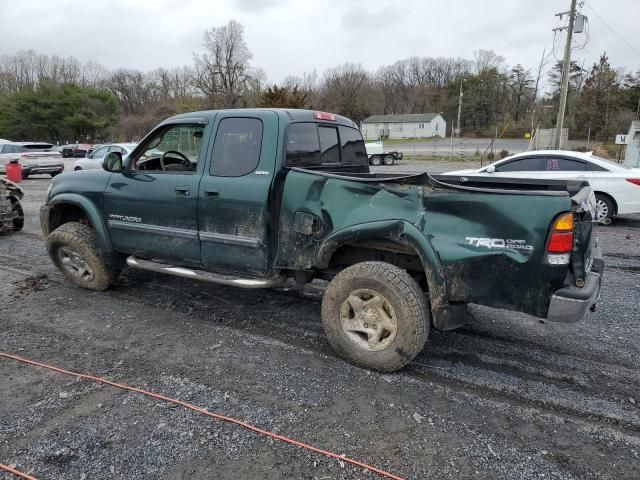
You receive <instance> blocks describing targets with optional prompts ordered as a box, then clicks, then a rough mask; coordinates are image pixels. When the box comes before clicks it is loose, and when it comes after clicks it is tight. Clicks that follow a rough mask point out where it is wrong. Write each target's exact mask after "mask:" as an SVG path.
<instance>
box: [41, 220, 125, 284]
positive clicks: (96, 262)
mask: <svg viewBox="0 0 640 480" xmlns="http://www.w3.org/2000/svg"><path fill="white" fill-rule="evenodd" d="M46 248H47V253H48V254H49V257H51V260H52V261H53V263H54V264H55V266H56V267H58V270H60V271H61V272H62V273H63V274H64V276H65V277H67V280H69V281H70V282H71V283H73V284H74V285H76V286H78V287H82V288H87V289H89V290H106V289H107V288H109V287H110V286H111V284H112V283H113V282H114V281H115V279H116V278H117V276H118V273H119V270H113V269H112V268H110V267H109V266H107V265H105V264H104V263H103V262H102V259H101V257H100V247H99V246H98V241H97V239H96V235H95V232H94V231H93V230H92V229H91V228H90V227H88V226H87V225H84V224H82V223H78V222H69V223H64V224H62V225H61V226H59V227H58V228H56V229H55V230H54V231H53V232H51V233H50V234H49V236H48V237H47V241H46Z"/></svg>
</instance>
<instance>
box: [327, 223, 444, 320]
mask: <svg viewBox="0 0 640 480" xmlns="http://www.w3.org/2000/svg"><path fill="white" fill-rule="evenodd" d="M365 239H372V240H373V239H385V240H391V241H393V242H396V243H400V244H401V245H404V246H406V247H409V248H411V249H413V250H414V251H415V252H416V253H417V254H418V256H419V257H420V261H421V262H422V266H423V268H424V271H425V275H426V277H427V284H428V286H429V299H430V300H431V309H432V310H433V311H434V312H436V311H438V310H440V309H441V308H442V307H444V306H445V305H446V303H447V299H446V294H445V292H446V288H445V286H446V285H445V279H444V275H443V273H442V266H441V264H440V261H439V259H438V256H437V254H436V252H435V250H434V249H433V247H432V246H431V243H430V242H429V240H428V239H427V238H426V237H425V236H424V234H423V233H422V232H420V230H418V229H417V228H416V227H415V226H413V225H412V224H411V223H409V222H406V221H404V220H384V221H379V222H369V223H361V224H358V225H354V226H352V227H348V228H344V229H342V230H338V231H337V232H334V233H332V234H331V235H329V236H328V237H327V238H325V239H324V240H323V241H322V244H321V245H320V248H319V249H318V257H317V262H318V266H319V267H320V268H326V267H328V266H329V262H330V260H331V257H332V256H333V254H334V253H335V252H336V250H337V249H338V248H340V247H341V246H343V245H345V244H347V243H350V242H353V241H356V240H365Z"/></svg>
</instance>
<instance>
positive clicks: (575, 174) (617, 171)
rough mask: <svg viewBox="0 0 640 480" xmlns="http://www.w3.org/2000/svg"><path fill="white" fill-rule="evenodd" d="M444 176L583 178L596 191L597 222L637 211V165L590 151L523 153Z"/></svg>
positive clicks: (639, 186) (639, 176)
mask: <svg viewBox="0 0 640 480" xmlns="http://www.w3.org/2000/svg"><path fill="white" fill-rule="evenodd" d="M445 175H461V176H496V177H509V178H536V179H550V180H586V181H588V182H589V184H590V185H591V188H593V191H594V192H595V194H596V202H597V210H596V212H597V220H598V221H600V222H603V223H610V222H611V219H612V218H613V217H614V216H616V215H624V214H631V213H640V168H629V167H625V166H624V165H620V164H618V163H613V162H610V161H608V160H605V159H603V158H600V157H596V156H595V155H593V154H592V153H591V152H589V153H580V152H572V151H568V150H538V151H531V152H523V153H518V154H516V155H511V156H509V157H507V158H504V159H502V160H500V161H498V162H495V163H492V164H491V165H488V166H486V167H482V168H478V169H469V170H456V171H453V172H447V173H446V174H445Z"/></svg>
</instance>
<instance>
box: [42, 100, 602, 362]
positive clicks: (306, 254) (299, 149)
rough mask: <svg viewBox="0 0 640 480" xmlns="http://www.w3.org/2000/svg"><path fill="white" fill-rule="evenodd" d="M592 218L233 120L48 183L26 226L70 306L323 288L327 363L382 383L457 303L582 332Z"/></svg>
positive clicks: (262, 119)
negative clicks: (160, 284) (34, 222)
mask: <svg viewBox="0 0 640 480" xmlns="http://www.w3.org/2000/svg"><path fill="white" fill-rule="evenodd" d="M594 211H595V200H594V196H593V193H592V191H591V188H590V187H589V185H588V184H586V183H580V182H567V181H541V180H522V179H504V178H500V179H496V178H488V179H484V178H465V177H447V176H437V175H435V176H431V175H428V174H426V173H425V174H419V175H405V174H400V173H397V174H384V175H383V174H379V173H371V172H370V171H369V164H368V158H367V153H366V150H365V146H364V143H363V140H362V136H361V134H360V131H359V130H358V128H357V126H356V125H355V124H354V123H353V122H352V121H351V120H349V119H347V118H344V117H341V116H338V115H334V114H331V113H326V112H313V111H307V110H288V109H281V110H280V109H248V110H220V111H205V112H195V113H188V114H182V115H177V116H175V117H172V118H169V119H168V120H166V121H164V122H162V123H161V124H160V125H158V126H157V127H156V128H155V129H154V130H153V131H151V133H149V134H148V135H147V136H146V137H145V138H144V139H143V140H142V142H140V144H139V145H138V146H137V147H136V149H135V150H134V151H133V152H132V153H131V154H130V155H129V156H127V157H126V158H124V159H123V158H122V157H121V155H120V154H119V153H117V152H112V153H110V154H108V155H107V156H106V157H105V159H104V163H103V169H102V170H88V171H80V172H70V173H67V174H63V175H60V176H57V177H56V178H55V179H54V180H53V182H52V186H51V188H50V190H49V192H48V196H47V201H46V205H44V206H43V207H42V208H41V211H40V220H41V224H42V229H43V231H44V233H45V235H46V237H47V240H46V246H47V250H48V252H49V255H50V257H51V259H52V260H53V262H54V263H55V264H56V266H57V267H58V268H59V269H60V270H61V271H62V272H63V273H64V275H65V276H66V277H67V278H68V279H69V280H70V281H71V282H73V283H74V284H76V285H78V286H80V287H84V288H88V289H93V290H104V289H106V288H108V287H109V286H110V285H111V284H112V283H113V282H114V281H115V280H116V277H117V276H118V274H119V273H120V271H121V270H122V268H124V267H125V266H129V267H131V268H139V269H144V270H151V271H154V272H160V273H166V274H170V275H177V276H181V277H186V278H192V279H199V280H204V281H209V282H214V283H219V284H224V285H232V286H236V287H240V288H270V287H277V286H279V285H283V284H284V283H285V282H289V283H293V282H294V281H295V282H297V284H298V285H305V284H306V283H308V282H311V281H312V280H313V279H320V280H324V281H328V285H327V286H326V289H325V291H324V297H323V300H322V321H323V325H324V328H325V332H326V334H327V337H328V339H329V342H330V343H331V345H332V346H333V347H334V349H335V350H336V351H337V352H338V354H339V355H341V356H342V357H344V358H345V359H347V360H348V361H350V362H352V363H354V364H357V365H360V366H364V367H367V368H372V369H376V370H380V371H393V370H397V369H399V368H401V367H403V366H404V365H406V364H407V363H408V362H410V361H411V360H412V359H413V358H414V357H415V356H416V355H417V354H418V353H419V352H420V351H421V350H422V348H423V347H424V345H425V342H426V340H427V337H428V335H429V331H430V329H431V328H436V329H440V330H449V329H453V328H456V327H458V326H460V325H462V324H464V323H466V322H467V321H468V314H467V305H468V304H469V303H476V304H482V305H488V306H492V307H499V308H506V309H510V310H516V311H520V312H526V313H528V314H531V315H535V316H538V317H542V318H546V319H549V320H553V321H560V322H575V321H579V320H581V319H583V318H585V317H586V316H588V315H589V311H590V310H592V309H593V307H594V306H595V303H596V302H597V300H598V298H599V292H600V281H601V277H602V271H603V268H604V263H603V261H602V259H601V255H600V253H599V249H598V246H597V241H596V240H595V239H594V238H592V224H593V218H594V217H595V213H594Z"/></svg>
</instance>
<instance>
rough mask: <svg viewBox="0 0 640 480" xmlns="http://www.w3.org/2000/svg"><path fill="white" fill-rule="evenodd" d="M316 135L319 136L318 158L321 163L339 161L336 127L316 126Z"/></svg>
mask: <svg viewBox="0 0 640 480" xmlns="http://www.w3.org/2000/svg"><path fill="white" fill-rule="evenodd" d="M318 135H319V137H320V160H321V161H322V163H323V164H325V163H340V147H339V146H338V129H337V128H335V127H318Z"/></svg>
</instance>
